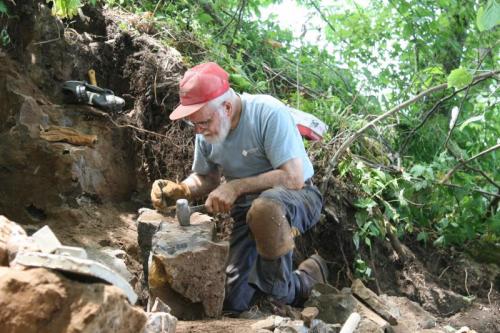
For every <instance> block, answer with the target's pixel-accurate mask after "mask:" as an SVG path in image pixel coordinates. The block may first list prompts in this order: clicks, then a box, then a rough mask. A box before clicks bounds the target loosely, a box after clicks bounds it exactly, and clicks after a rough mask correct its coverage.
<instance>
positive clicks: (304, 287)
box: [294, 254, 328, 306]
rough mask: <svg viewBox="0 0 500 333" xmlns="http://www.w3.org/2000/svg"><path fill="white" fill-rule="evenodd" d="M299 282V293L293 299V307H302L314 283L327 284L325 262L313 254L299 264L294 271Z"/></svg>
mask: <svg viewBox="0 0 500 333" xmlns="http://www.w3.org/2000/svg"><path fill="white" fill-rule="evenodd" d="M295 272H296V273H297V275H298V276H299V280H300V292H299V295H297V296H296V297H295V301H294V306H302V305H303V304H304V302H305V301H306V300H307V299H308V298H309V296H311V291H312V289H313V287H314V285H315V284H316V283H327V282H328V267H327V265H326V261H325V260H324V259H323V258H321V257H320V256H319V255H317V254H313V255H312V256H310V257H309V258H307V259H306V260H304V261H303V262H301V263H300V265H299V268H298V269H297V270H296V271H295Z"/></svg>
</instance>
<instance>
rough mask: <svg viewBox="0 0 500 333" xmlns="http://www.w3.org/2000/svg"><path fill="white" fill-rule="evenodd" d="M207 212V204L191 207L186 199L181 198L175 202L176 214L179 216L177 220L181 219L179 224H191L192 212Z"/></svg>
mask: <svg viewBox="0 0 500 333" xmlns="http://www.w3.org/2000/svg"><path fill="white" fill-rule="evenodd" d="M205 212H206V207H205V205H199V206H191V207H189V204H188V201H187V200H186V199H179V200H177V201H176V202H175V215H176V216H177V220H179V224H180V225H182V226H189V217H190V216H191V214H193V213H205Z"/></svg>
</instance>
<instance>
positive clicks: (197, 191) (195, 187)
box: [182, 173, 220, 198]
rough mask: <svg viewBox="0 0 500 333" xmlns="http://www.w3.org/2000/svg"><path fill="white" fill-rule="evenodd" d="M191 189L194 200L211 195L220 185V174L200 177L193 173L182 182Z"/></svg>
mask: <svg viewBox="0 0 500 333" xmlns="http://www.w3.org/2000/svg"><path fill="white" fill-rule="evenodd" d="M182 183H184V184H186V185H187V186H188V187H189V191H190V194H191V197H192V198H199V197H202V196H204V195H207V194H208V193H210V192H211V191H212V190H213V189H215V188H216V187H217V186H219V184H220V175H219V174H209V175H200V174H197V173H192V174H191V175H189V177H187V178H186V179H184V180H183V181H182Z"/></svg>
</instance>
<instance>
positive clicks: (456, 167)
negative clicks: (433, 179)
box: [440, 143, 500, 184]
mask: <svg viewBox="0 0 500 333" xmlns="http://www.w3.org/2000/svg"><path fill="white" fill-rule="evenodd" d="M498 148H500V143H499V144H496V145H494V146H492V147H490V148H488V149H485V150H483V151H482V152H480V153H478V154H476V155H474V156H472V157H471V158H469V159H467V160H461V161H460V162H458V163H457V164H456V165H455V166H454V167H453V169H451V170H450V171H448V173H447V174H446V176H444V177H443V179H441V181H440V183H441V184H443V183H445V182H447V181H448V179H450V177H451V175H453V173H455V171H457V170H458V169H460V168H461V167H462V166H464V165H465V164H467V163H469V162H471V161H473V160H475V159H476V158H479V157H481V156H483V155H486V154H488V153H490V152H492V151H495V150H497V149H498Z"/></svg>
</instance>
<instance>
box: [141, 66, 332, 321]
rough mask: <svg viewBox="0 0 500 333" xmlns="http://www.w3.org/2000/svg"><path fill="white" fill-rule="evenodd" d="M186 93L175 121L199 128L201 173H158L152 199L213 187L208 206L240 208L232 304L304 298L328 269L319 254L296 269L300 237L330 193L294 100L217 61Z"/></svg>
mask: <svg viewBox="0 0 500 333" xmlns="http://www.w3.org/2000/svg"><path fill="white" fill-rule="evenodd" d="M180 100H181V104H180V105H179V106H178V107H177V108H176V109H175V110H174V111H173V112H172V113H171V114H170V119H172V120H176V119H183V120H185V121H186V123H188V124H189V125H191V126H193V127H194V129H195V131H196V141H195V152H194V161H193V166H192V171H193V173H192V174H191V175H190V176H189V177H187V178H186V179H185V180H183V181H182V182H181V183H175V182H172V181H168V180H156V181H155V183H154V184H153V187H152V190H151V200H152V202H153V206H154V207H155V208H157V209H161V208H163V207H164V205H166V204H172V203H174V202H175V200H177V199H179V198H188V199H193V198H199V197H201V196H204V195H207V194H208V197H207V199H206V201H205V206H206V207H207V210H208V211H209V212H212V213H219V212H222V213H226V212H230V213H231V216H232V217H233V219H234V226H233V230H232V234H231V240H230V250H229V260H228V266H227V269H226V273H227V282H226V298H225V301H224V309H225V310H226V311H231V312H235V313H239V312H242V311H245V310H247V309H248V308H249V307H250V306H251V305H252V301H254V300H255V298H256V297H255V296H257V295H267V296H270V297H272V299H273V300H275V301H278V302H281V303H284V304H292V305H294V306H301V305H302V304H303V302H304V301H305V300H306V299H307V298H308V297H309V295H310V292H311V289H312V287H313V285H314V283H317V282H322V283H324V282H326V280H327V277H328V276H327V275H328V270H327V267H326V264H325V262H324V260H323V259H322V258H321V257H320V256H319V255H313V256H311V257H310V258H308V259H306V260H305V261H304V262H302V263H301V264H300V265H299V267H298V269H297V270H295V271H293V270H292V265H293V263H292V253H293V247H294V241H293V237H294V236H296V235H298V234H302V233H304V232H305V231H306V230H308V229H309V228H311V227H312V226H313V225H314V224H315V223H316V222H317V221H318V219H319V215H320V211H321V207H322V197H321V194H320V192H319V191H318V189H317V188H316V187H315V186H314V185H313V184H312V182H311V177H312V176H313V174H314V170H313V166H312V164H311V161H310V160H309V158H308V156H307V154H306V151H305V149H304V145H303V142H302V139H301V137H300V134H299V132H298V130H297V127H296V126H295V123H294V121H293V119H292V116H291V115H290V112H289V111H288V109H287V106H285V105H284V104H282V103H281V102H280V101H278V100H277V99H275V98H273V97H271V96H268V95H249V94H243V95H238V94H236V93H235V92H234V91H233V90H232V89H231V88H230V86H229V81H228V74H227V73H226V72H225V71H224V70H223V69H222V68H221V67H219V66H218V65H217V64H215V63H204V64H201V65H198V66H195V67H193V68H191V69H190V70H188V71H187V72H186V73H185V75H184V77H183V79H182V80H181V82H180ZM221 176H224V179H225V181H224V182H222V183H221ZM165 199H166V200H165Z"/></svg>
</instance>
